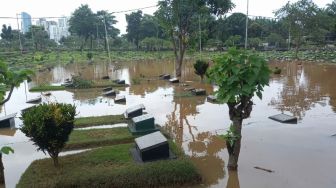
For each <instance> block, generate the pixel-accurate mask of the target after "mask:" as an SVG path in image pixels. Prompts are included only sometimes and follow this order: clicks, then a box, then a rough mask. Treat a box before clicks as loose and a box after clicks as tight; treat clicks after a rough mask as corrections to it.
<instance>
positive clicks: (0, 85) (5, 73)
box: [0, 60, 33, 105]
mask: <svg viewBox="0 0 336 188" xmlns="http://www.w3.org/2000/svg"><path fill="white" fill-rule="evenodd" d="M30 75H33V71H31V70H26V69H24V70H20V71H13V70H11V69H9V68H8V67H7V65H6V64H5V63H4V62H2V61H1V60H0V105H2V104H4V103H6V102H7V101H8V100H9V99H10V97H11V95H12V92H13V89H14V87H18V86H19V85H20V84H21V83H22V82H23V81H24V80H26V79H27V78H29V76H30ZM8 88H9V90H10V92H9V94H8V96H7V98H6V99H5V94H6V91H7V89H8Z"/></svg>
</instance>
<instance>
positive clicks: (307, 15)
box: [275, 0, 319, 58]
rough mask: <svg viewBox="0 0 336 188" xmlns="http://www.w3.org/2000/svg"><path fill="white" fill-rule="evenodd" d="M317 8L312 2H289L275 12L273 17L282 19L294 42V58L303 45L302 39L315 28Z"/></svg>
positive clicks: (302, 0)
mask: <svg viewBox="0 0 336 188" xmlns="http://www.w3.org/2000/svg"><path fill="white" fill-rule="evenodd" d="M318 10H319V9H318V7H317V5H316V4H315V3H313V1H312V0H300V1H298V2H296V3H293V4H290V3H289V2H288V3H287V4H286V5H285V6H283V7H281V8H280V9H279V10H277V11H276V12H275V15H276V16H277V17H278V18H280V19H283V20H284V21H285V23H287V26H288V27H289V29H290V34H291V36H292V37H293V39H294V41H295V57H296V58H297V57H298V56H297V55H298V51H299V49H300V46H301V44H302V43H303V37H304V36H305V35H307V34H309V33H311V32H313V31H314V30H315V29H316V28H318V25H317V23H316V22H315V21H316V20H315V18H316V17H315V15H317V14H318Z"/></svg>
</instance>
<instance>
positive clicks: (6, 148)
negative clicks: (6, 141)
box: [0, 146, 14, 155]
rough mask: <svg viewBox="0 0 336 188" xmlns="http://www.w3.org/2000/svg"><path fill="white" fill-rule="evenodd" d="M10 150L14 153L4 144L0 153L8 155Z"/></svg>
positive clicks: (11, 150)
mask: <svg viewBox="0 0 336 188" xmlns="http://www.w3.org/2000/svg"><path fill="white" fill-rule="evenodd" d="M10 152H12V153H14V150H13V149H12V148H11V147H8V146H4V147H2V148H1V150H0V153H3V154H6V155H8V154H9V153H10Z"/></svg>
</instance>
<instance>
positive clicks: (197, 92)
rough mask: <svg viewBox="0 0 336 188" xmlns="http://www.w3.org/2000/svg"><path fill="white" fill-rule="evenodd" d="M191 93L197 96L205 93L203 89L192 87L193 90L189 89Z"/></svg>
mask: <svg viewBox="0 0 336 188" xmlns="http://www.w3.org/2000/svg"><path fill="white" fill-rule="evenodd" d="M191 93H192V94H193V95H197V96H201V95H206V91H205V89H194V90H191Z"/></svg>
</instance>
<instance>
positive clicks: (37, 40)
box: [25, 25, 49, 50]
mask: <svg viewBox="0 0 336 188" xmlns="http://www.w3.org/2000/svg"><path fill="white" fill-rule="evenodd" d="M25 37H26V38H27V39H32V40H33V43H34V46H35V50H38V49H40V50H42V49H44V47H45V45H46V44H47V43H48V41H49V35H48V32H47V31H45V30H44V28H43V27H42V26H36V25H32V26H31V27H30V28H29V31H28V32H27V33H26V34H25Z"/></svg>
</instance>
